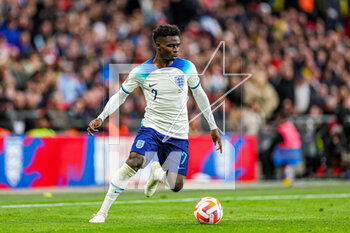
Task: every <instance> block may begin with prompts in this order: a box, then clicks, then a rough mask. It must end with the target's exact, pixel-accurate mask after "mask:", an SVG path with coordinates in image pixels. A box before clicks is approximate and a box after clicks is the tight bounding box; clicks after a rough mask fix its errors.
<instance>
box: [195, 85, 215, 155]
mask: <svg viewBox="0 0 350 233" xmlns="http://www.w3.org/2000/svg"><path fill="white" fill-rule="evenodd" d="M191 91H192V94H193V97H194V99H195V101H196V102H197V104H198V106H199V109H200V110H201V112H202V113H203V115H204V117H205V119H206V120H207V122H208V124H209V127H210V135H211V138H212V139H213V142H214V145H215V146H217V145H218V147H217V148H216V150H217V151H218V150H220V153H222V143H221V137H220V134H219V131H218V127H217V126H216V122H215V119H214V116H213V113H212V111H211V107H210V103H209V99H208V97H207V94H205V92H204V90H203V88H202V86H201V85H200V83H198V85H197V86H196V87H195V88H192V87H191Z"/></svg>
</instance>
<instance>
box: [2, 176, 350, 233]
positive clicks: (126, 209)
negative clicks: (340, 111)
mask: <svg viewBox="0 0 350 233" xmlns="http://www.w3.org/2000/svg"><path fill="white" fill-rule="evenodd" d="M81 191H82V193H61V194H60V193H57V194H55V193H54V194H53V197H52V198H47V197H45V196H44V195H42V194H1V192H0V232H84V233H87V232H109V233H111V232H128V233H130V232H171V233H174V232H211V233H212V232H220V233H221V232H269V233H270V232H342V233H343V232H350V196H349V195H350V182H341V183H338V184H332V183H328V184H327V183H326V184H325V185H321V186H315V185H313V186H310V185H306V186H296V187H292V188H283V187H271V188H237V189H236V190H183V191H181V192H179V193H172V192H171V191H167V190H161V191H158V192H157V193H156V194H155V196H154V197H152V198H146V197H144V196H143V193H142V192H134V191H125V192H124V193H122V194H121V195H120V197H119V199H118V200H117V202H118V201H119V202H120V203H119V204H114V205H113V206H112V207H111V210H110V212H109V216H108V218H107V221H106V223H104V224H89V223H88V220H89V219H90V218H91V216H92V214H93V213H96V211H97V210H98V209H99V207H100V204H99V203H98V202H101V201H102V200H103V198H104V193H102V192H101V193H83V192H84V189H82V190H81ZM205 196H212V197H216V198H217V199H218V200H219V201H221V204H222V206H223V208H224V216H223V219H222V220H221V221H220V222H219V224H217V225H202V224H199V223H198V222H197V221H196V220H195V218H194V216H193V208H194V205H195V203H196V200H197V199H200V198H201V197H205ZM174 199H178V200H174ZM137 201H139V202H141V203H137ZM147 201H150V202H149V203H147ZM81 202H83V203H85V204H83V205H81V204H78V203H81ZM43 203H51V204H52V203H65V204H64V206H50V205H48V206H39V207H30V208H28V207H19V206H17V205H19V204H43ZM67 203H68V205H67ZM71 203H75V204H71ZM7 205H16V206H13V208H4V207H6V206H7Z"/></svg>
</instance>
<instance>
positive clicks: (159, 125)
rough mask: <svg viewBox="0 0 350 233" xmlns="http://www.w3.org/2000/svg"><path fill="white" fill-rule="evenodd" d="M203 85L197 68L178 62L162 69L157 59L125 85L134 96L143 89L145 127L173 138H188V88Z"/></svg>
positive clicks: (136, 70)
mask: <svg viewBox="0 0 350 233" xmlns="http://www.w3.org/2000/svg"><path fill="white" fill-rule="evenodd" d="M199 83H200V80H199V77H198V73H197V70H196V67H195V66H194V64H193V63H192V62H190V61H188V60H185V59H181V58H177V59H175V61H174V62H173V64H172V65H170V66H168V67H165V68H158V67H156V66H155V65H154V64H153V58H152V59H150V60H148V61H146V62H145V63H142V64H141V65H139V66H137V67H135V68H134V69H133V70H132V71H131V72H130V73H129V76H128V78H127V79H126V80H125V82H124V83H123V84H122V90H123V91H124V92H126V93H127V94H130V93H131V92H132V91H133V90H134V89H135V88H136V87H138V86H140V87H141V88H142V91H143V93H144V95H145V99H146V109H145V115H144V118H143V120H142V126H145V127H150V128H153V129H155V130H156V131H158V132H159V133H161V134H164V135H166V136H169V137H174V138H181V139H187V138H188V129H189V127H188V115H187V99H188V86H189V87H190V88H192V89H194V88H196V87H198V85H199Z"/></svg>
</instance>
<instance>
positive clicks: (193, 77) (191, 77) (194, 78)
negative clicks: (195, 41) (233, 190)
mask: <svg viewBox="0 0 350 233" xmlns="http://www.w3.org/2000/svg"><path fill="white" fill-rule="evenodd" d="M186 73H187V76H188V79H187V84H188V86H189V87H190V88H191V89H195V88H197V87H198V86H199V84H200V79H199V77H198V72H197V69H196V66H195V65H194V64H193V63H192V62H189V68H188V70H187V72H186Z"/></svg>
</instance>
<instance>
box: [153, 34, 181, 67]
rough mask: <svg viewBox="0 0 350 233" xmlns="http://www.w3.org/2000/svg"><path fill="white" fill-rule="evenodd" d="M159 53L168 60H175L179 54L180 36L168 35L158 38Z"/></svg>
mask: <svg viewBox="0 0 350 233" xmlns="http://www.w3.org/2000/svg"><path fill="white" fill-rule="evenodd" d="M156 45H157V53H158V55H159V56H160V57H161V58H162V59H164V60H167V61H174V60H175V59H176V58H177V57H178V56H179V50H180V37H179V36H166V37H159V38H157V43H156Z"/></svg>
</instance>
